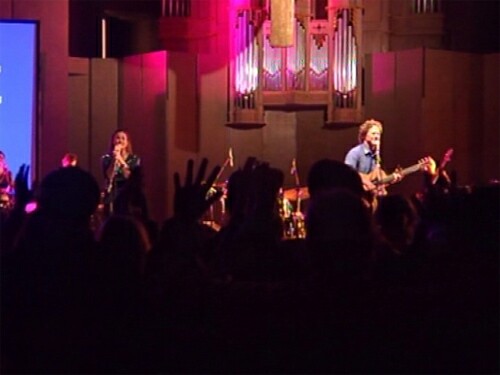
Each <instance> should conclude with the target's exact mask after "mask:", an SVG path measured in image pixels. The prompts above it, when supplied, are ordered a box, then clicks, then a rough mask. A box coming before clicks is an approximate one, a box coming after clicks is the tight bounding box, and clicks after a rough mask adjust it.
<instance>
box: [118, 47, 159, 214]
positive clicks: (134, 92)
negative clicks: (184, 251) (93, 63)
mask: <svg viewBox="0 0 500 375" xmlns="http://www.w3.org/2000/svg"><path fill="white" fill-rule="evenodd" d="M166 77H167V53H166V52H163V51H160V52H152V53H147V54H142V55H135V56H130V57H127V58H125V59H123V63H122V65H121V73H120V86H121V97H120V127H123V128H125V129H128V130H129V132H130V134H131V137H132V140H133V146H134V152H135V153H137V154H138V155H139V156H140V157H141V161H142V166H143V172H144V190H145V193H146V197H147V198H148V206H149V211H150V216H151V217H152V218H153V219H154V220H156V221H158V222H161V221H163V220H164V219H165V218H166V212H167V168H166V166H167V135H166V132H167V129H166V126H165V121H166V103H167V102H166V89H167V81H166Z"/></svg>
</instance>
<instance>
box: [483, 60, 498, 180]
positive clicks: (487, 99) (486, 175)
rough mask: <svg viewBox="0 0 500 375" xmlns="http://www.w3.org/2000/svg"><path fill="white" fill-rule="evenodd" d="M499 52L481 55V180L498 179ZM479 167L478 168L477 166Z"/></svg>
mask: <svg viewBox="0 0 500 375" xmlns="http://www.w3.org/2000/svg"><path fill="white" fill-rule="evenodd" d="M499 67H500V54H498V53H496V54H488V55H483V82H484V86H483V107H482V110H483V123H482V129H483V134H482V136H483V147H482V149H483V153H482V161H481V164H480V165H482V168H481V171H482V180H483V181H490V180H497V181H498V180H500V151H499V150H500V105H499V103H500V70H499ZM478 169H479V168H478Z"/></svg>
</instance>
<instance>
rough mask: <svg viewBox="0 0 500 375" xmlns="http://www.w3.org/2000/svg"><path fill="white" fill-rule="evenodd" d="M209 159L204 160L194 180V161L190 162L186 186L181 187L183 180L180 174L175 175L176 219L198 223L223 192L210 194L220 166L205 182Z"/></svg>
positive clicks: (214, 169) (185, 181) (187, 169)
mask: <svg viewBox="0 0 500 375" xmlns="http://www.w3.org/2000/svg"><path fill="white" fill-rule="evenodd" d="M207 165H208V159H206V158H203V160H202V161H201V164H200V166H199V168H198V173H197V174H196V178H195V179H194V180H193V169H194V161H193V160H192V159H190V160H188V162H187V168H186V177H185V180H184V186H182V185H181V178H180V175H179V173H178V172H176V173H175V174H174V187H175V193H174V217H175V218H178V219H181V220H183V221H193V222H194V221H197V220H199V219H200V218H201V217H202V215H203V214H204V213H205V211H206V210H207V209H208V208H209V207H210V206H211V205H212V204H213V203H214V202H216V201H217V200H219V199H220V197H221V196H222V194H223V192H221V191H217V192H215V193H214V194H208V192H209V190H210V188H211V187H212V185H213V183H214V181H215V179H216V178H217V175H218V174H219V171H220V166H215V167H214V168H213V169H212V172H211V173H210V175H209V176H208V178H207V179H206V180H205V173H206V170H207Z"/></svg>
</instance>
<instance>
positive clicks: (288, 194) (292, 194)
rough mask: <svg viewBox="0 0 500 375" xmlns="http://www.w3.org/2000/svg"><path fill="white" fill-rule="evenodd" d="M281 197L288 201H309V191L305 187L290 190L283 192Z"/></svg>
mask: <svg viewBox="0 0 500 375" xmlns="http://www.w3.org/2000/svg"><path fill="white" fill-rule="evenodd" d="M283 197H284V198H285V199H288V200H289V201H296V200H297V199H298V198H300V199H309V189H308V188H307V186H304V187H301V188H291V189H286V190H285V191H283Z"/></svg>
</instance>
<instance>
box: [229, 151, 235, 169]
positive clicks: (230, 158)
mask: <svg viewBox="0 0 500 375" xmlns="http://www.w3.org/2000/svg"><path fill="white" fill-rule="evenodd" d="M228 158H229V166H230V167H231V168H232V167H234V157H233V148H232V147H229V152H228Z"/></svg>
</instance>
